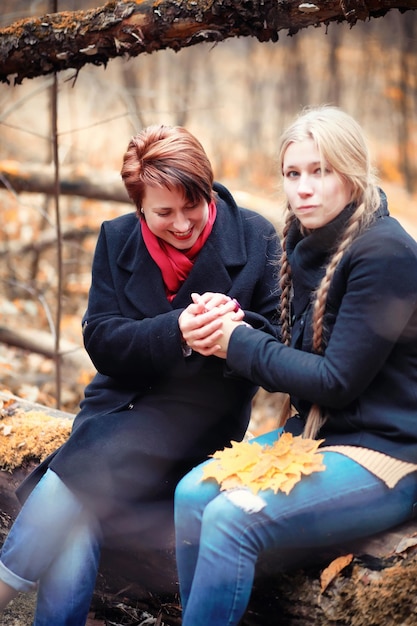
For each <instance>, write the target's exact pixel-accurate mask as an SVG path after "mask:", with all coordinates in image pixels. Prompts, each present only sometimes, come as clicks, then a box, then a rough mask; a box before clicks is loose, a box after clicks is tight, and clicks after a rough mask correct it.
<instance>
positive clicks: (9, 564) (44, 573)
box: [0, 470, 100, 626]
mask: <svg viewBox="0 0 417 626" xmlns="http://www.w3.org/2000/svg"><path fill="white" fill-rule="evenodd" d="M99 558H100V541H99V533H98V532H97V528H96V525H95V523H94V520H93V519H92V518H91V517H90V515H89V514H88V512H87V511H86V510H85V508H84V507H83V505H82V504H81V502H80V501H79V500H78V499H77V498H76V497H75V496H74V495H73V493H72V492H71V491H70V490H69V489H68V488H67V487H66V486H65V485H64V483H63V482H62V481H61V480H60V478H59V477H58V476H57V475H56V474H55V473H54V472H53V471H52V470H48V471H47V472H46V474H45V475H44V476H43V478H42V479H41V480H40V482H39V483H38V484H37V486H36V487H35V489H34V490H33V491H32V493H31V494H30V496H29V498H28V499H27V501H26V502H25V504H24V506H23V508H22V510H21V511H20V513H19V515H18V516H17V518H16V520H15V522H14V524H13V526H12V528H11V530H10V532H9V534H8V536H7V539H6V541H5V543H4V545H3V549H2V552H1V555H0V580H2V581H4V582H5V583H7V584H8V585H9V586H11V587H13V588H14V589H16V590H17V591H30V590H34V589H38V596H37V606H36V613H35V620H34V622H33V626H52V625H53V626H85V622H86V620H87V615H88V611H89V607H90V603H91V598H92V595H93V592H94V586H95V581H96V577H97V570H98V564H99Z"/></svg>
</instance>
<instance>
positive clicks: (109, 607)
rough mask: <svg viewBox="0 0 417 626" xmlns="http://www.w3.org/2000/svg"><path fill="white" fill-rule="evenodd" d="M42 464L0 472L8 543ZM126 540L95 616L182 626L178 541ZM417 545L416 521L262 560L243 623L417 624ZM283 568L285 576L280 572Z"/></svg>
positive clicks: (112, 554)
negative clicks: (19, 493) (28, 483)
mask: <svg viewBox="0 0 417 626" xmlns="http://www.w3.org/2000/svg"><path fill="white" fill-rule="evenodd" d="M1 402H3V403H7V406H9V408H10V407H11V406H13V405H15V407H17V408H18V409H19V410H20V411H22V410H23V411H27V412H30V411H44V412H45V413H46V414H48V415H50V416H53V417H58V418H61V419H62V418H63V417H65V418H67V419H69V420H71V419H72V418H73V416H72V415H71V414H64V413H62V412H61V411H57V410H54V409H50V408H47V407H44V406H43V405H37V404H34V403H30V402H26V401H24V400H22V399H20V398H17V397H15V396H10V395H9V394H4V393H1V392H0V403H1ZM10 403H12V404H10ZM57 421H59V420H57ZM0 423H1V420H0ZM1 436H2V435H1V432H0V438H1ZM36 463H37V460H36V459H32V460H31V461H26V462H24V463H23V464H22V465H21V466H20V467H16V468H14V469H12V470H11V469H9V470H2V471H0V542H1V543H2V542H3V540H4V537H5V536H6V534H7V532H8V529H9V528H10V526H11V524H12V523H13V520H14V519H15V517H16V515H17V513H18V510H19V505H18V502H17V500H16V498H15V495H14V490H15V489H16V487H17V485H18V484H19V483H20V482H21V480H22V479H23V478H24V477H25V476H27V474H28V473H29V472H30V471H31V469H32V468H33V467H35V465H36ZM124 539H125V540H126V539H127V538H126V537H124ZM130 539H131V538H129V541H130ZM164 539H167V537H165V538H164ZM171 540H172V537H171ZM122 543H123V542H121V544H120V549H112V550H104V552H103V558H102V563H101V566H100V572H99V576H98V581H97V587H96V592H95V594H94V598H93V602H92V613H91V615H92V616H96V619H97V620H104V623H112V624H119V623H120V624H131V625H132V626H133V625H134V624H138V623H140V621H139V619H138V611H145V612H148V613H150V614H151V615H154V616H155V619H156V620H159V621H158V622H156V623H159V624H166V625H167V626H178V625H179V624H180V623H181V610H180V606H179V599H178V585H177V577H176V568H175V558H174V550H173V544H172V543H171V544H170V545H169V541H168V542H164V545H162V543H161V545H159V546H158V545H153V546H152V548H151V549H149V550H146V549H144V547H143V544H142V546H139V547H136V546H132V545H122ZM127 543H129V542H127ZM416 545H417V521H410V522H408V523H407V524H403V525H401V526H399V527H397V528H394V529H392V530H390V531H389V532H385V533H381V534H379V535H377V536H374V537H371V538H368V539H366V540H362V541H357V542H354V543H350V544H346V545H339V546H335V547H334V548H333V549H329V550H327V551H324V550H314V551H310V552H309V554H306V553H305V551H304V553H301V551H300V554H299V555H297V557H299V562H298V563H297V560H296V559H294V554H293V553H292V554H291V563H292V565H291V568H287V566H286V564H285V562H283V561H282V554H281V555H280V559H281V561H280V562H279V563H278V561H277V559H275V558H274V555H273V554H270V555H269V556H268V558H264V559H262V561H261V562H260V563H259V567H258V570H257V575H256V579H255V585H254V590H253V593H252V597H251V600H250V603H249V607H248V610H247V612H246V614H245V616H244V618H243V620H242V626H265V625H268V624H277V623H278V622H279V624H280V626H307V624H308V625H309V626H311V625H313V626H334V625H335V624H338V626H365V625H366V626H394V625H398V624H401V625H403V626H414V625H415V624H416V623H417V608H416V603H415V595H416V591H417V549H416ZM278 565H279V569H280V570H281V571H277V569H278V568H277V566H278ZM129 615H130V617H131V621H129ZM91 619H93V617H92V618H91ZM135 619H136V621H135ZM106 620H108V622H106ZM118 620H120V621H118ZM93 622H94V619H93ZM89 623H90V622H89ZM101 623H103V621H102V622H101Z"/></svg>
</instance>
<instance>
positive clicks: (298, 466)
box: [202, 433, 325, 494]
mask: <svg viewBox="0 0 417 626" xmlns="http://www.w3.org/2000/svg"><path fill="white" fill-rule="evenodd" d="M322 441H323V440H314V439H303V438H302V437H301V436H298V437H293V435H292V434H291V433H283V435H282V436H281V437H280V438H279V439H278V440H277V441H276V442H274V444H273V445H272V446H264V447H262V446H261V445H260V444H258V443H257V442H253V443H251V442H250V441H249V442H248V441H244V442H240V443H239V442H236V441H233V442H232V444H231V446H230V447H228V448H225V449H224V450H220V451H218V452H215V453H214V454H213V455H212V458H213V461H212V462H211V463H208V464H207V465H205V466H204V468H203V478H202V480H208V479H213V480H215V481H216V482H218V483H219V485H220V489H221V490H227V489H234V488H236V487H247V488H249V489H250V490H251V491H252V492H253V493H255V494H256V493H258V492H259V491H261V490H266V489H272V490H273V491H274V493H277V492H278V491H282V492H284V493H286V494H288V493H290V491H291V490H292V489H293V487H294V485H296V484H297V483H298V482H299V481H300V480H301V478H302V476H303V475H310V474H312V473H313V472H320V471H323V470H324V469H325V466H324V465H323V462H322V460H323V455H322V454H318V453H317V450H318V447H319V445H320V443H322Z"/></svg>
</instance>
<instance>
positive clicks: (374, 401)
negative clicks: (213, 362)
mask: <svg viewBox="0 0 417 626" xmlns="http://www.w3.org/2000/svg"><path fill="white" fill-rule="evenodd" d="M381 198H382V201H381V206H380V208H379V210H378V212H377V215H376V219H375V220H374V221H373V223H372V224H371V225H370V227H369V228H368V229H367V230H366V231H364V232H363V233H362V234H361V235H360V236H359V237H358V238H357V239H356V240H355V241H354V242H353V244H352V245H351V246H350V248H349V249H348V250H347V251H346V253H345V254H344V256H343V258H342V260H341V262H340V265H339V266H338V268H337V270H336V273H335V275H334V277H333V280H332V283H331V286H330V290H329V296H328V301H327V305H326V313H325V323H324V333H325V343H326V347H325V352H324V355H323V356H319V355H316V354H312V330H311V328H312V306H311V302H312V299H313V294H314V292H315V290H316V288H317V287H318V285H319V282H320V280H321V278H322V277H323V274H324V268H325V266H326V264H327V263H328V260H329V257H330V255H331V253H332V252H333V251H334V249H335V246H336V244H337V239H338V237H339V233H340V232H341V230H342V229H343V225H344V224H345V223H346V221H347V220H348V219H349V217H350V215H351V213H352V211H353V207H351V206H348V207H346V209H345V210H344V211H342V213H341V214H339V215H338V216H337V217H336V218H335V219H334V220H333V221H332V222H330V223H329V224H327V225H325V226H324V227H323V228H319V229H317V230H314V231H312V232H311V233H309V234H308V235H307V236H303V235H302V234H301V232H300V230H299V228H298V226H297V224H293V226H292V228H291V230H290V233H289V236H288V240H287V253H288V258H289V262H290V265H291V269H292V277H293V286H294V298H293V320H292V321H293V328H292V347H293V348H296V349H295V350H294V349H291V348H288V347H287V346H284V345H282V344H280V343H279V342H278V341H276V340H275V339H273V338H272V337H270V336H267V335H265V334H262V333H259V332H257V331H250V330H249V329H247V328H241V327H239V328H237V329H236V330H235V332H234V333H233V335H232V338H231V342H230V347H229V352H228V358H227V363H228V366H229V367H230V368H232V370H233V372H234V373H235V374H239V375H241V376H244V377H246V378H248V379H250V380H253V381H254V382H256V383H257V384H259V385H262V386H263V387H265V388H266V389H267V390H269V391H286V392H289V393H290V394H291V397H292V401H293V404H294V405H295V407H296V409H297V410H298V412H299V416H298V417H297V418H292V419H290V420H289V421H288V422H287V425H286V430H289V431H291V432H293V433H300V432H301V431H302V428H303V427H304V423H305V418H306V416H307V415H308V411H309V409H310V407H311V405H312V403H317V404H319V405H320V406H321V407H323V408H324V410H325V412H326V413H327V415H328V419H327V422H326V423H325V425H324V426H323V427H322V429H321V431H320V432H319V437H320V438H322V437H324V438H325V443H324V444H323V445H326V444H329V445H330V444H350V445H358V446H363V447H366V448H370V449H375V450H379V451H381V452H385V453H387V454H389V455H392V456H394V457H397V458H400V459H403V460H407V461H411V462H414V463H417V243H416V242H415V240H414V239H413V238H412V237H410V236H409V235H408V234H407V233H406V232H405V230H404V229H403V228H402V227H401V225H400V224H399V223H398V222H397V221H396V220H395V219H394V218H392V217H390V215H389V212H388V209H387V205H386V198H385V195H384V194H383V193H381Z"/></svg>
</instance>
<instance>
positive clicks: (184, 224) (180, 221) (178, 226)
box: [173, 213, 190, 233]
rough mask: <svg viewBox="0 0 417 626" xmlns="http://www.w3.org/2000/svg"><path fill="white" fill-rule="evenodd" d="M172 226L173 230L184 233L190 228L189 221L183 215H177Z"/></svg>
mask: <svg viewBox="0 0 417 626" xmlns="http://www.w3.org/2000/svg"><path fill="white" fill-rule="evenodd" d="M173 226H174V230H176V231H178V232H179V233H184V232H186V231H187V230H188V229H189V228H190V220H189V219H188V217H186V216H185V215H184V214H183V213H177V215H176V216H175V219H174V224H173Z"/></svg>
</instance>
